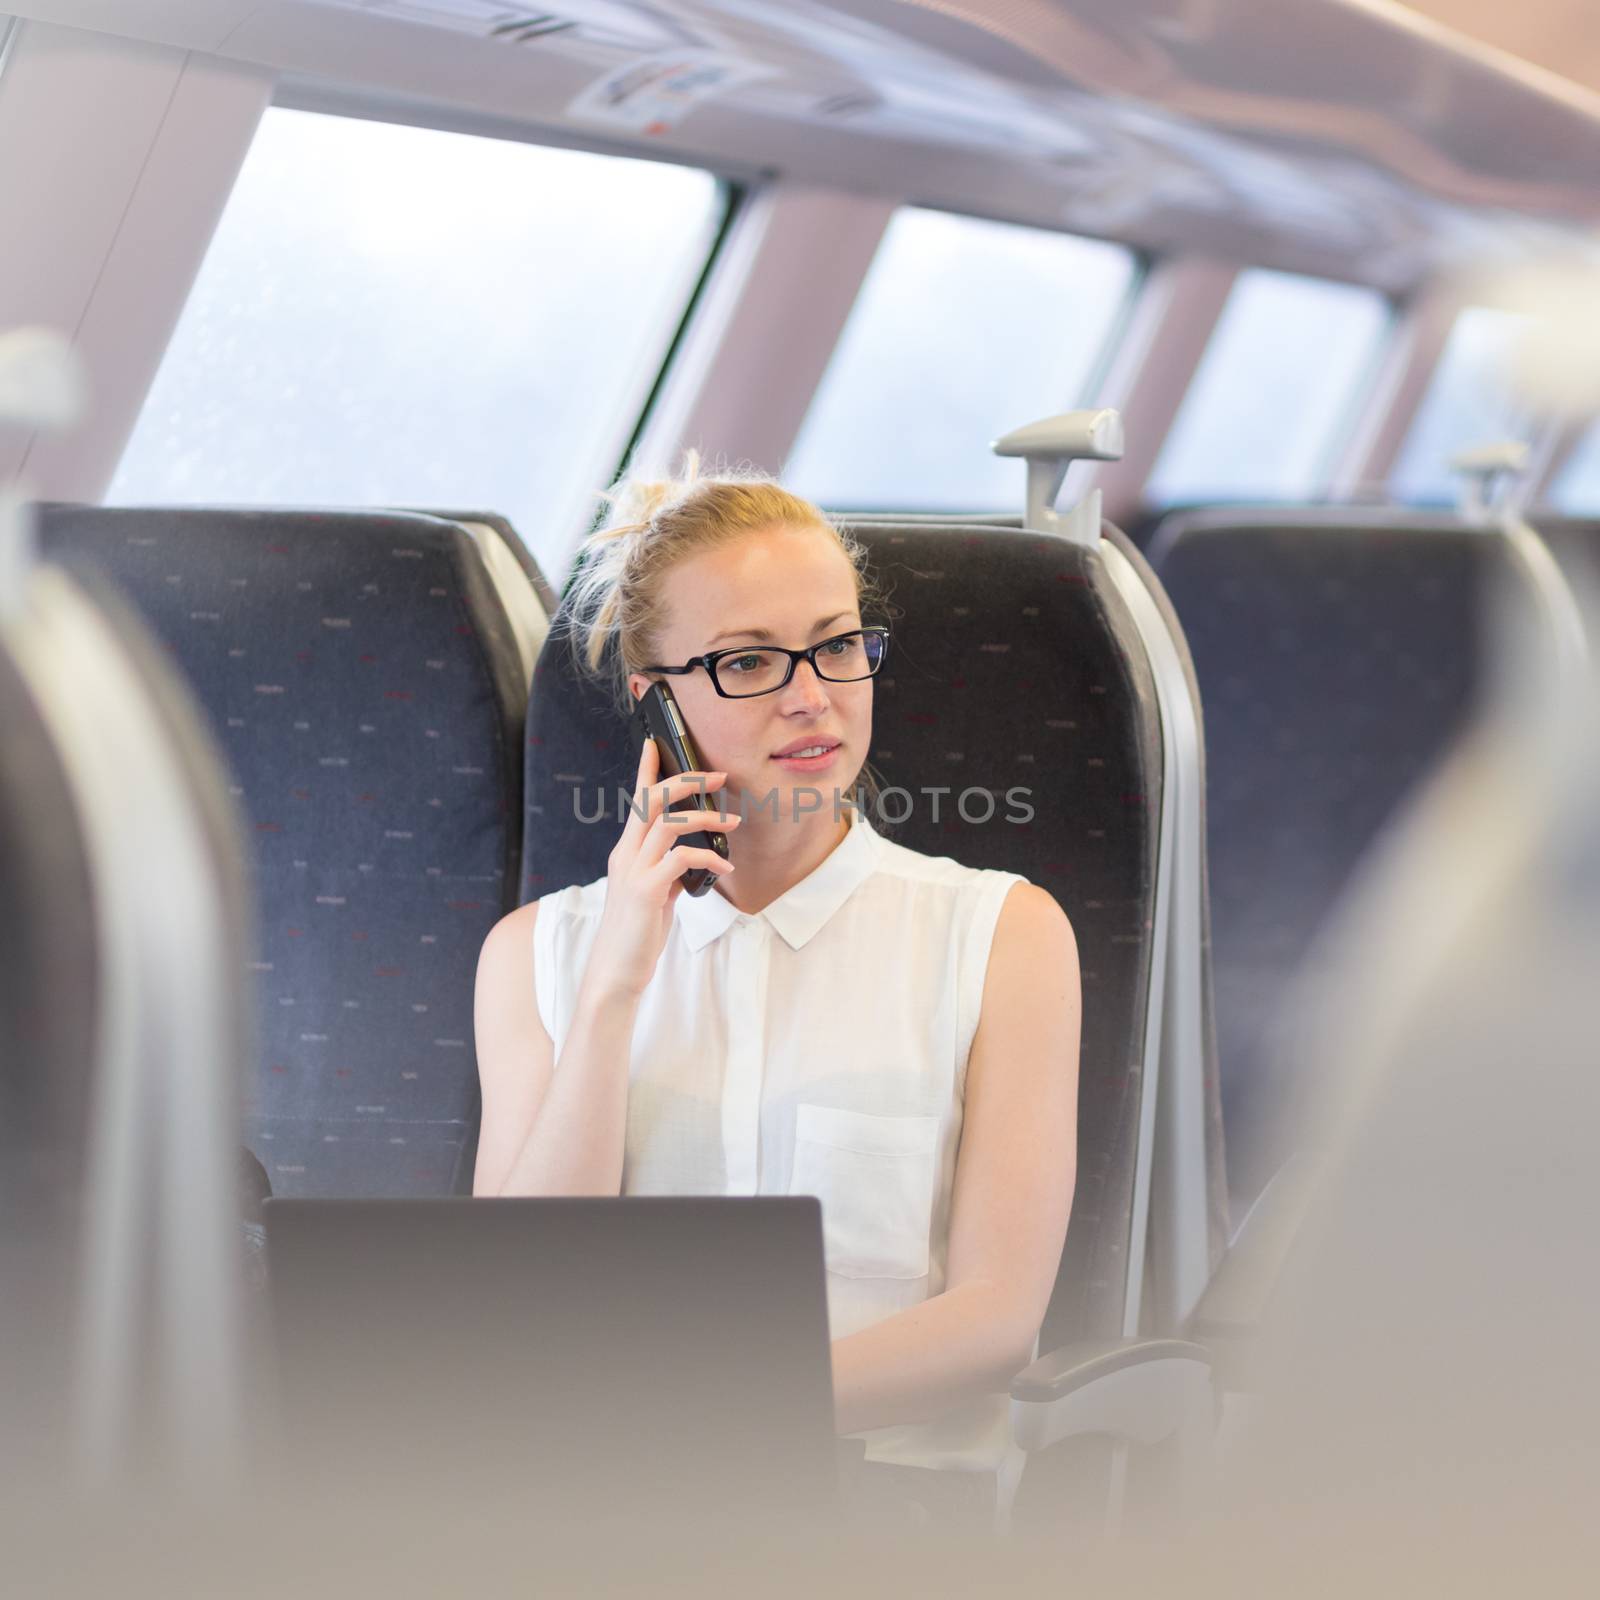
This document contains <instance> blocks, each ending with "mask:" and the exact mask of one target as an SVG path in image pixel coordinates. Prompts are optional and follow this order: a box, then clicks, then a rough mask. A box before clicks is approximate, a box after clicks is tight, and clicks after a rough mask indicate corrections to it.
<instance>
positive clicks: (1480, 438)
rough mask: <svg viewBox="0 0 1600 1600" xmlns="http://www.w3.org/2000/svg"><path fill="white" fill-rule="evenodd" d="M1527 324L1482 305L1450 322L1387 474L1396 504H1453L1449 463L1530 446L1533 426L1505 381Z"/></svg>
mask: <svg viewBox="0 0 1600 1600" xmlns="http://www.w3.org/2000/svg"><path fill="white" fill-rule="evenodd" d="M1527 325H1528V319H1527V318H1526V317H1522V316H1518V315H1516V314H1515V313H1513V312H1510V311H1494V310H1491V309H1490V308H1488V307H1486V306H1473V307H1471V308H1470V309H1468V310H1466V311H1463V312H1462V313H1461V315H1460V316H1459V317H1457V318H1456V320H1455V325H1454V326H1453V327H1452V328H1451V329H1450V337H1449V339H1448V340H1447V341H1446V342H1445V347H1444V353H1443V354H1442V355H1441V356H1440V358H1439V364H1438V366H1437V367H1436V368H1435V369H1434V374H1433V377H1432V378H1431V379H1430V381H1429V383H1428V391H1427V393H1426V394H1425V395H1424V396H1423V399H1422V405H1421V406H1420V408H1419V409H1418V411H1417V415H1416V419H1415V420H1414V421H1413V422H1412V424H1411V431H1410V432H1409V433H1408V434H1407V435H1406V441H1405V445H1404V446H1403V447H1402V449H1401V452H1400V458H1399V460H1398V461H1397V462H1396V463H1395V468H1394V471H1393V473H1392V474H1391V475H1390V478H1389V490H1390V493H1391V494H1393V495H1394V497H1395V499H1397V500H1404V501H1409V502H1413V503H1419V504H1427V505H1454V504H1455V502H1456V499H1457V496H1458V492H1459V483H1458V480H1457V478H1456V476H1455V474H1454V473H1453V472H1451V470H1450V460H1451V458H1452V457H1453V456H1455V455H1457V454H1459V453H1460V452H1461V451H1463V450H1468V449H1471V448H1472V447H1473V446H1474V445H1480V444H1493V443H1495V442H1496V441H1498V440H1501V439H1522V440H1526V441H1528V442H1530V443H1531V442H1532V439H1533V434H1534V419H1533V417H1532V415H1531V413H1529V412H1528V411H1527V410H1526V409H1525V408H1523V407H1520V406H1518V405H1517V404H1516V403H1515V401H1514V400H1513V399H1512V397H1511V394H1510V391H1509V388H1508V382H1507V363H1508V360H1509V358H1510V356H1511V353H1512V350H1513V347H1514V345H1515V343H1516V340H1517V339H1518V337H1519V336H1520V335H1521V334H1522V333H1523V331H1524V330H1525V329H1526V327H1527Z"/></svg>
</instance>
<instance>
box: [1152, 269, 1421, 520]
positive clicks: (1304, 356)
mask: <svg viewBox="0 0 1600 1600" xmlns="http://www.w3.org/2000/svg"><path fill="white" fill-rule="evenodd" d="M1389 323H1390V309H1389V303H1388V302H1387V301H1386V300H1385V299H1384V298H1383V296H1382V295H1380V294H1378V293H1376V292H1375V291H1373V290H1371V289H1362V288H1358V287H1356V286H1354V285H1351V284H1346V283H1330V282H1328V281H1326V280H1324V279H1320V278H1306V277H1301V276H1298V275H1296V274H1293V273H1287V272H1269V271H1266V270H1265V269H1262V268H1252V269H1251V270H1249V271H1247V272H1242V273H1240V274H1239V277H1238V279H1237V281H1236V282H1235V283H1234V286H1233V289H1232V291H1231V292H1230V294H1229V295H1228V300H1227V304H1226V305H1224V307H1223V308H1222V315H1221V317H1219V318H1218V320H1217V326H1216V330H1215V331H1214V332H1213V334H1212V335H1211V339H1210V342H1209V343H1208V344H1207V346H1206V352H1205V355H1204V356H1203V357H1202V358H1201V361H1200V365H1199V367H1198V369H1197V370H1196V372H1195V375H1194V378H1193V380H1192V381H1191V382H1190V385H1189V389H1188V392H1187V393H1186V394H1185V396H1184V399H1183V404H1182V405H1181V406H1180V407H1179V409H1178V414H1177V416H1176V418H1175V419H1174V421H1173V424H1172V429H1171V431H1170V432H1169V433H1168V435H1167V439H1166V442H1165V444H1164V445H1163V446H1162V449H1161V453H1160V455H1159V456H1158V457H1157V459H1156V465H1155V470H1154V471H1153V472H1152V473H1151V476H1150V480H1149V482H1148V484H1147V485H1146V488H1145V494H1146V497H1147V498H1148V499H1149V500H1150V501H1151V503H1152V504H1156V505H1170V504H1171V503H1172V502H1173V501H1175V500H1299V499H1305V498H1307V497H1309V496H1311V495H1314V494H1316V493H1317V492H1318V491H1319V490H1320V489H1322V488H1323V487H1324V486H1325V485H1326V483H1327V478H1328V473H1329V471H1330V469H1331V465H1332V462H1331V456H1332V452H1333V450H1334V449H1335V448H1336V447H1337V446H1338V445H1339V443H1340V442H1341V441H1342V439H1343V437H1344V433H1345V430H1346V428H1347V427H1348V426H1349V424H1350V422H1351V421H1352V419H1353V415H1354V408H1355V404H1356V402H1357V400H1358V399H1359V398H1360V396H1361V393H1362V391H1363V389H1364V388H1365V386H1366V384H1367V382H1368V381H1369V380H1370V378H1371V377H1372V375H1373V374H1374V372H1375V371H1376V366H1377V358H1378V353H1379V351H1380V350H1381V348H1382V346H1383V342H1384V339H1385V337H1386V336H1387V333H1388V329H1389Z"/></svg>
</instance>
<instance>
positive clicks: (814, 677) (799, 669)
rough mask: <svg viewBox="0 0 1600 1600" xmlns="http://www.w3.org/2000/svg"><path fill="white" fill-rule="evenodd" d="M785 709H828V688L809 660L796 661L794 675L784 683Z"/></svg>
mask: <svg viewBox="0 0 1600 1600" xmlns="http://www.w3.org/2000/svg"><path fill="white" fill-rule="evenodd" d="M781 698H782V700H783V705H784V709H785V710H787V711H810V712H818V711H826V710H827V709H828V688H827V684H826V683H825V682H824V680H823V679H822V678H821V677H820V676H819V675H818V673H817V669H816V668H815V667H813V666H812V665H811V663H810V662H809V661H800V662H796V664H795V669H794V676H793V677H792V678H791V679H790V680H789V681H788V683H787V684H785V685H784V689H783V694H782V696H781Z"/></svg>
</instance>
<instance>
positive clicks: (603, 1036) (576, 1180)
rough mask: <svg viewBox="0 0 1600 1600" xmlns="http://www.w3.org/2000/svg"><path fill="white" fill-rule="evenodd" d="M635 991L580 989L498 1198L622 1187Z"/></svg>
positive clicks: (586, 1192)
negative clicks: (545, 1085) (546, 1082)
mask: <svg viewBox="0 0 1600 1600" xmlns="http://www.w3.org/2000/svg"><path fill="white" fill-rule="evenodd" d="M638 1014H639V996H638V995H636V994H633V993H629V992H622V991H607V992H604V993H601V992H598V991H594V992H592V991H591V990H590V989H589V988H588V987H587V986H585V987H583V988H580V990H579V992H578V999H577V1004H576V1007H575V1009H574V1011H573V1017H572V1026H571V1028H570V1029H569V1030H568V1033H567V1038H566V1042H565V1044H564V1045H563V1046H562V1050H561V1055H560V1058H559V1059H558V1060H557V1062H556V1064H555V1070H554V1071H553V1073H552V1074H551V1078H550V1086H549V1088H548V1089H546V1091H545V1095H544V1099H543V1101H542V1102H541V1103H540V1105H539V1107H538V1109H537V1110H536V1111H535V1112H534V1115H533V1124H532V1126H531V1127H530V1128H529V1130H528V1136H527V1138H526V1139H525V1140H524V1141H523V1144H522V1149H521V1150H520V1151H518V1153H517V1157H516V1160H515V1161H513V1162H512V1164H511V1170H510V1171H509V1172H508V1173H507V1174H506V1180H505V1182H504V1183H503V1184H502V1185H501V1187H500V1193H501V1194H502V1195H612V1194H620V1193H621V1192H622V1152H623V1143H624V1136H625V1134H626V1132H627V1120H628V1062H629V1058H630V1056H631V1054H632V1050H633V1028H634V1022H635V1020H636V1019H637V1017H638Z"/></svg>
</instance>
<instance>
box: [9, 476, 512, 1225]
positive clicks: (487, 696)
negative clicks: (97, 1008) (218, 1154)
mask: <svg viewBox="0 0 1600 1600" xmlns="http://www.w3.org/2000/svg"><path fill="white" fill-rule="evenodd" d="M41 543H42V546H43V550H44V552H45V553H46V554H47V555H48V556H49V557H50V558H52V559H58V560H62V561H65V562H68V563H69V564H71V563H87V564H88V565H90V566H92V567H94V568H96V569H98V570H99V571H101V572H103V573H104V574H105V575H106V576H107V577H109V578H110V579H111V580H112V582H113V583H114V584H115V585H116V586H117V587H118V588H119V589H120V590H121V591H122V592H123V593H124V594H125V595H126V596H127V597H128V598H129V599H130V600H131V601H132V602H133V604H134V605H135V606H136V607H137V608H138V609H139V610H140V611H141V612H142V613H143V615H144V617H145V619H146V621H147V622H148V623H149V624H150V625H151V627H152V628H153V630H154V631H155V633H156V634H157V636H158V637H159V638H160V639H162V640H163V641H164V642H165V644H166V645H167V647H168V649H169V650H170V651H171V652H172V656H173V659H174V661H175V663H176V664H177V666H178V667H179V668H180V669H181V671H182V672H183V674H184V676H185V677H186V678H187V679H188V681H189V683H190V685H191V686H192V688H193V689H194V691H195V693H196V695H197V697H198V699H199V700H200V702H201V704H202V706H203V707H204V709H205V711H206V712H207V713H208V715H209V717H210V720H211V724H212V728H213V730H214V732H215V734H216V737H217V740H218V742H219V743H220V745H221V747H222V749H223V750H224V752H225V754H226V756H227V759H228V761H229V763H230V765H231V768H232V777H233V784H234V786H235V789H236V792H237V795H238V797H239V800H240V803H241V805H242V806H243V808H244V809H245V811H246V813H247V816H248V818H249V824H250V827H251V830H252V839H253V846H254V861H253V867H254V877H255V890H256V896H257V901H258V907H259V914H260V927H259V935H258V948H257V950H256V952H255V958H256V959H255V960H254V962H253V963H252V970H251V971H250V972H249V973H248V974H241V979H242V981H249V982H253V983H254V985H255V988H256V993H257V996H258V1002H259V1033H258V1062H259V1069H258V1073H257V1081H256V1084H255V1087H254V1092H253V1095H252V1096H251V1099H250V1102H249V1104H248V1106H247V1118H246V1136H247V1140H248V1143H249V1144H250V1146H251V1148H252V1149H253V1150H254V1151H255V1153H256V1154H257V1155H258V1157H259V1158H260V1159H261V1161H262V1164H263V1165H264V1166H265V1167H266V1169H267V1172H268V1174H269V1176H270V1179H271V1182H272V1186H273V1190H274V1192H275V1193H277V1194H280V1195H323V1196H326V1195H360V1196H384V1195H429V1194H448V1193H451V1192H455V1191H460V1190H463V1189H465V1188H467V1187H468V1186H469V1184H470V1179H471V1158H472V1153H473V1149H474V1145H475V1135H476V1125H477V1116H478V1087H477V1070H476V1065H475V1059H474V1055H473V1042H472V995H473V973H474V969H475V964H476V959H477V952H478V949H479V946H480V945H481V943H482V941H483V938H484V935H485V934H486V933H487V931H488V929H489V927H490V926H491V925H492V924H493V923H494V921H495V920H496V919H497V918H498V917H499V916H500V915H501V914H502V913H503V912H504V911H505V910H507V909H509V908H510V907H511V906H512V905H514V904H515V898H516V884H517V880H518V863H519V857H520V852H521V833H520V825H519V824H520V814H521V803H520V800H521V794H520V792H521V761H520V755H519V750H520V732H521V718H522V713H523V704H524V696H523V694H522V692H521V687H520V684H519V681H518V673H517V667H516V651H515V647H514V644H513V643H512V641H511V638H510V636H509V633H508V631H507V626H506V620H505V614H504V609H503V607H502V606H501V604H500V602H499V600H498V599H497V598H496V597H495V594H494V591H493V589H492V587H491V585H490V584H489V582H488V580H487V578H486V576H485V573H484V571H483V567H482V563H481V560H480V558H479V556H478V554H477V552H476V550H475V548H474V546H473V543H472V541H471V539H470V538H469V537H468V536H467V535H466V534H465V533H463V532H462V531H461V530H460V529H458V528H456V527H454V526H452V525H451V524H450V523H448V522H444V521H441V520H437V519H434V518H429V517H424V516H412V515H398V514H395V515H385V514H371V515H369V514H364V513H356V512H337V511H329V512H314V511H254V510H240V509H211V508H184V509H177V510H174V509H165V508H162V509H121V508H99V507H85V506H68V505H57V506H48V507H45V508H43V509H42V516H41ZM129 845H130V848H137V841H136V840H130V841H129Z"/></svg>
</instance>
